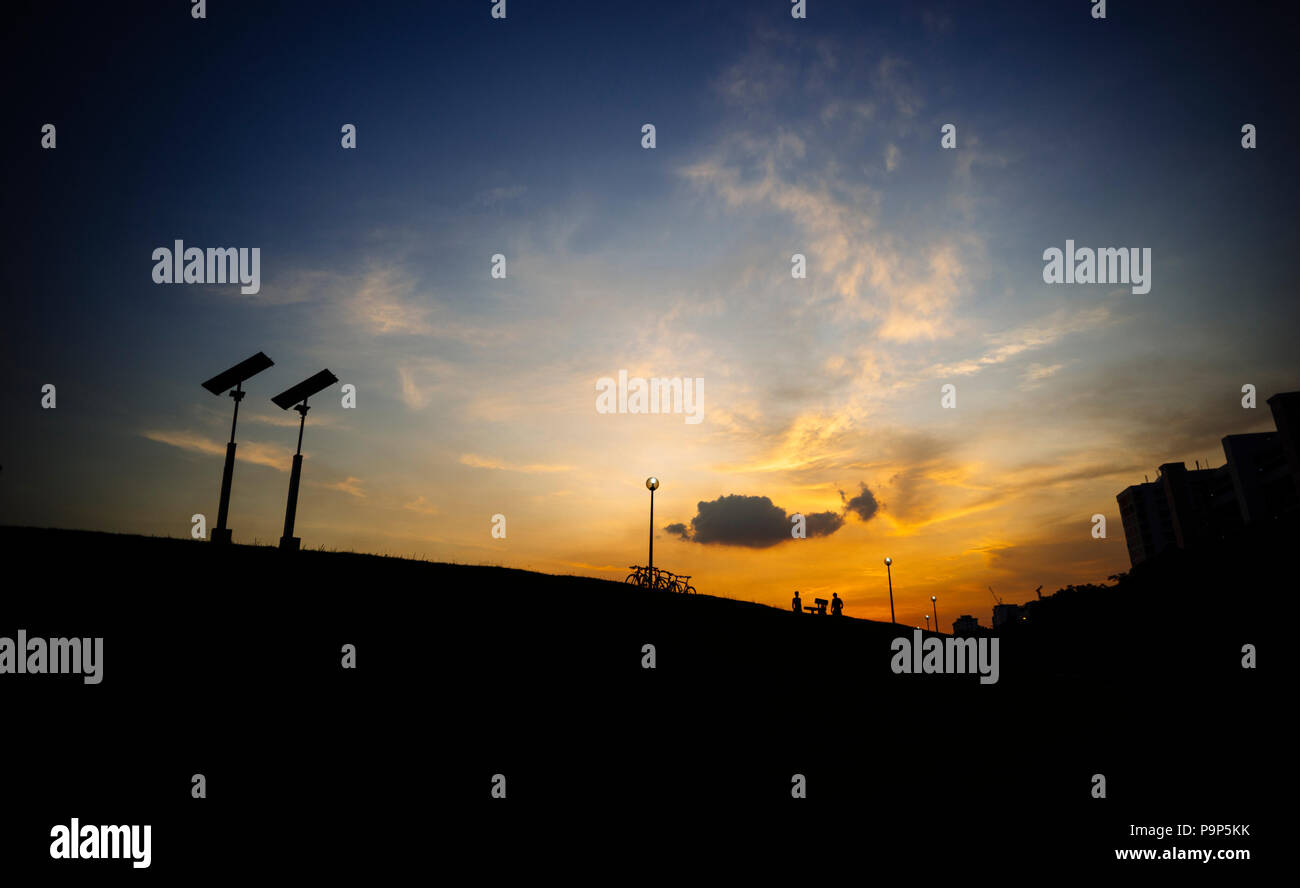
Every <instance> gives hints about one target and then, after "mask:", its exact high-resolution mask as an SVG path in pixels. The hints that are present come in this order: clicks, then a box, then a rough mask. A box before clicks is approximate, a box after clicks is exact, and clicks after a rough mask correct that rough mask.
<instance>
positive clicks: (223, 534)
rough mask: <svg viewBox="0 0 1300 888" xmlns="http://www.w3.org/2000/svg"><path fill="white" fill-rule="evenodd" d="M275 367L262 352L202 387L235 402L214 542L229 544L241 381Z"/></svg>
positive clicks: (242, 382) (241, 398) (241, 396)
mask: <svg viewBox="0 0 1300 888" xmlns="http://www.w3.org/2000/svg"><path fill="white" fill-rule="evenodd" d="M274 364H275V362H274V361H272V360H271V359H270V358H268V357H267V356H266V355H265V354H264V353H262V352H258V353H257V354H255V355H253V356H252V357H251V358H249V359H247V360H245V361H240V362H239V363H238V364H236V365H235V366H233V367H231V368H230V369H229V370H225V371H223V372H221V373H218V374H217V375H216V376H214V377H212V378H211V379H209V380H208V381H207V382H205V383H203V387H204V388H205V389H207V390H208V391H210V392H212V394H214V395H219V394H221V393H222V392H224V391H225V390H226V389H230V397H231V398H233V399H234V400H235V416H234V418H233V419H232V420H231V421H230V441H229V442H228V443H227V444H226V463H225V465H224V466H223V467H222V470H221V499H220V500H219V501H218V504H217V526H216V527H215V528H213V530H212V542H214V543H224V544H227V545H229V543H230V540H231V533H230V528H228V527H226V518H227V516H228V515H229V514H230V485H231V482H232V481H233V480H234V477H235V446H236V445H235V427H236V426H237V425H238V424H239V402H240V401H242V400H244V395H246V394H247V392H245V391H244V380H246V379H248V378H250V377H252V376H255V375H257V374H258V373H261V372H262V371H263V370H265V369H266V368H267V367H271V366H274ZM232 386H233V388H232Z"/></svg>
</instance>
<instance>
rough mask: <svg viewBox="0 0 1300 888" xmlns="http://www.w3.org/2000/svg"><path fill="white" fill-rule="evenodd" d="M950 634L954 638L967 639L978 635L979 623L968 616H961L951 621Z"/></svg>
mask: <svg viewBox="0 0 1300 888" xmlns="http://www.w3.org/2000/svg"><path fill="white" fill-rule="evenodd" d="M952 634H953V636H954V637H956V638H969V637H970V636H972V635H979V634H980V621H979V620H977V619H976V618H975V617H972V616H971V615H970V614H962V615H961V616H960V617H958V618H957V619H955V620H953V621H952Z"/></svg>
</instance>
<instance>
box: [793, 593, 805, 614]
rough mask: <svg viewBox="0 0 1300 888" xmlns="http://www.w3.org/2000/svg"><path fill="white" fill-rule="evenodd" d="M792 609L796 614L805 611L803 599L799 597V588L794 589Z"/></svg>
mask: <svg viewBox="0 0 1300 888" xmlns="http://www.w3.org/2000/svg"><path fill="white" fill-rule="evenodd" d="M790 609H791V610H793V611H794V612H795V613H796V614H801V613H803V601H801V600H800V599H799V590H798V589H796V590H794V601H792V602H790Z"/></svg>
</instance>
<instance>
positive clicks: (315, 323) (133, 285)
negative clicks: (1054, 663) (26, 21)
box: [0, 0, 1300, 631]
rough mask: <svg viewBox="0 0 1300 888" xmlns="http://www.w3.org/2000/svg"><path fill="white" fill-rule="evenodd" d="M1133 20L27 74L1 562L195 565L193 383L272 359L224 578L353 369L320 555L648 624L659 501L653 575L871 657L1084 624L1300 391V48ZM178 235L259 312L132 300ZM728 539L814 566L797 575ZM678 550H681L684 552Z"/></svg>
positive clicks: (967, 12) (273, 16) (392, 41)
mask: <svg viewBox="0 0 1300 888" xmlns="http://www.w3.org/2000/svg"><path fill="white" fill-rule="evenodd" d="M174 5H177V4H174ZM1109 5H1110V12H1109V17H1108V19H1107V20H1105V21H1096V20H1094V19H1092V18H1091V17H1090V15H1089V4H1088V3H1087V2H1083V0H1081V2H1071V3H1052V4H1043V3H1030V2H1025V3H1014V4H998V3H993V4H987V5H986V4H979V5H976V4H965V3H935V4H931V5H928V6H926V5H921V6H911V7H906V6H904V5H902V4H895V3H871V4H863V3H848V2H846V3H834V2H830V0H809V3H808V18H807V19H806V20H802V21H796V20H793V19H792V18H791V17H790V14H789V3H787V2H782V0H771V2H753V3H685V4H681V3H672V4H669V3H662V4H660V3H649V2H647V3H635V4H629V3H590V4H588V3H540V2H525V0H509V4H508V10H509V12H508V17H507V18H506V19H505V20H504V21H495V20H493V19H492V18H491V17H490V15H489V8H490V6H491V4H490V3H489V2H487V0H484V2H481V3H479V2H473V3H470V2H466V3H458V4H454V5H452V4H446V5H445V6H443V5H439V4H429V3H410V4H392V5H390V6H389V7H388V8H387V9H384V10H381V9H378V8H372V7H371V6H370V5H368V4H366V5H361V6H356V5H355V4H332V3H323V4H313V5H311V6H309V7H304V6H299V7H298V8H296V9H295V8H292V7H289V6H287V5H286V6H285V7H284V8H281V7H280V6H279V5H277V4H273V3H268V4H235V3H230V4H215V3H213V4H209V7H210V9H209V18H208V19H207V20H206V21H202V22H195V21H193V20H192V19H190V18H189V15H188V12H187V10H186V9H185V8H184V7H185V4H178V5H177V7H178V10H169V11H167V12H163V11H161V9H160V11H158V12H156V13H154V19H153V20H152V21H151V22H149V23H147V24H146V25H143V26H142V25H140V24H139V23H138V22H136V23H131V24H129V25H128V24H127V23H126V22H123V21H119V20H118V19H117V18H115V15H116V14H115V13H114V11H113V10H111V9H94V10H89V11H87V12H86V13H85V16H84V17H82V15H81V13H78V14H77V16H76V19H77V20H76V21H73V20H71V19H73V16H67V18H68V19H69V21H67V22H65V23H63V26H62V28H61V29H49V28H40V29H37V28H33V30H32V32H31V34H30V40H31V42H32V44H33V49H32V50H31V51H30V52H29V55H31V56H32V57H37V56H38V55H39V54H40V53H45V57H46V58H47V59H48V60H49V61H48V67H47V69H46V71H45V72H43V73H42V72H31V73H30V74H29V75H28V76H27V77H26V78H25V80H24V81H23V82H22V84H21V89H20V90H19V93H20V94H18V95H16V96H15V97H14V100H13V103H12V104H13V106H14V107H13V108H12V110H11V111H10V112H9V113H8V114H7V115H6V118H7V126H8V131H7V136H6V139H5V142H6V146H5V149H4V150H5V152H6V156H5V161H6V204H7V207H6V213H5V218H6V234H7V242H8V246H9V251H8V262H7V269H6V271H7V275H6V279H7V283H8V287H7V293H6V296H5V318H6V322H5V325H4V334H3V349H2V350H0V352H2V357H0V361H3V363H2V364H0V366H2V367H3V370H4V373H5V385H4V387H3V389H4V394H3V398H4V404H3V407H4V416H5V420H4V422H3V424H2V425H0V464H2V465H3V473H2V474H0V523H5V524H21V525H41V526H58V527H74V528H87V529H96V530H108V531H117V532H130V533H145V534H158V535H170V536H178V537H182V536H188V535H189V529H190V517H191V515H193V514H194V513H203V514H205V515H206V516H207V521H208V526H209V527H212V526H215V523H216V511H217V496H218V489H219V484H220V478H221V466H222V455H223V453H224V446H225V440H226V438H227V436H228V433H229V425H230V411H231V401H230V399H229V398H225V397H216V396H213V395H210V394H209V393H207V392H206V391H204V390H203V389H202V388H200V385H199V384H200V383H201V382H202V381H203V380H205V379H207V378H208V377H210V376H212V375H214V374H215V373H217V372H218V371H220V370H222V369H224V368H226V367H228V366H230V365H232V364H234V363H236V362H237V361H240V360H242V359H244V358H246V357H248V356H249V355H251V354H253V353H254V352H257V351H259V350H261V351H265V352H266V353H267V354H268V355H270V356H271V358H272V359H274V361H275V362H276V363H275V366H274V367H273V368H271V369H270V370H268V371H266V372H265V373H263V374H261V375H260V376H257V377H255V378H254V379H253V380H251V381H250V383H249V384H248V385H247V386H246V388H247V389H248V391H249V396H248V398H247V400H245V401H244V404H243V407H242V408H241V414H240V426H239V434H238V439H239V457H240V461H239V463H238V466H237V470H236V474H235V482H234V493H233V498H232V505H231V515H230V526H231V527H232V528H233V530H234V535H235V541H236V542H252V541H253V540H254V539H257V540H259V541H260V542H262V543H273V542H275V540H276V539H277V538H278V537H279V536H280V531H281V524H282V522H283V517H284V505H285V494H286V490H287V486H288V470H289V467H290V459H291V455H292V453H293V448H294V442H295V437H296V433H297V430H296V426H297V419H298V417H297V414H295V413H293V412H292V411H290V412H281V411H280V410H279V409H278V408H276V407H275V406H274V405H272V404H271V402H270V398H271V396H272V395H274V394H277V393H278V392H279V391H281V390H283V389H285V388H288V387H289V386H290V385H292V384H293V383H296V382H298V381H299V380H301V379H304V378H305V377H307V376H309V375H311V374H313V373H315V372H316V371H317V370H320V369H321V368H324V367H328V368H329V369H330V370H332V371H333V372H334V373H335V374H336V375H337V376H338V377H339V379H340V382H341V383H350V384H353V385H355V386H356V388H357V409H355V410H345V409H343V408H342V407H341V406H340V396H339V395H338V394H337V392H332V393H331V394H329V396H324V395H322V396H321V397H320V398H318V399H314V400H313V401H312V404H313V407H312V410H311V412H310V414H309V416H308V419H307V428H306V434H305V438H304V452H305V454H306V462H305V468H304V486H303V489H302V493H301V496H300V501H299V509H298V522H297V533H298V535H299V536H301V537H302V540H303V545H304V546H305V547H316V546H322V545H323V546H325V547H327V548H338V549H347V550H356V551H363V552H380V553H391V554H401V555H408V556H409V555H415V556H416V557H421V558H428V559H433V560H442V561H457V562H469V563H481V564H501V565H508V566H512V567H523V568H529V569H534V570H540V571H547V572H556V573H576V574H584V575H591V576H600V577H607V578H611V579H619V580H621V579H622V578H623V577H624V576H625V575H626V574H627V572H628V570H627V568H628V565H631V564H643V563H645V558H646V544H647V527H648V506H649V495H648V493H647V491H646V489H645V487H644V481H645V478H646V477H647V476H648V475H652V474H653V475H656V476H658V478H659V479H660V480H661V484H662V486H661V487H660V489H659V491H658V492H657V493H656V495H655V524H656V539H655V561H656V564H658V565H659V566H661V567H665V568H667V569H669V570H672V571H675V572H677V573H684V574H691V575H693V580H692V582H693V583H694V584H695V585H696V586H697V587H698V588H699V590H700V591H701V592H705V593H709V594H715V595H724V596H730V597H735V598H743V599H747V600H754V601H760V602H766V603H771V604H776V605H780V606H783V607H785V606H788V603H789V600H790V597H791V594H792V592H793V590H795V589H799V590H801V593H802V595H803V596H804V598H805V599H806V600H808V601H811V599H812V598H813V597H817V596H821V597H827V598H829V597H830V595H831V593H832V592H838V593H839V595H840V596H841V597H843V598H844V599H845V600H846V603H847V608H846V612H847V613H848V614H849V615H851V616H858V617H865V618H871V619H885V620H888V619H889V599H888V593H887V588H886V583H885V567H884V564H883V563H882V561H883V558H884V557H885V556H886V555H890V556H892V557H893V558H894V561H895V564H894V568H893V580H894V592H895V600H896V608H897V612H898V619H899V621H900V622H904V623H907V624H919V623H921V622H922V620H923V615H924V614H926V613H929V612H930V602H929V596H930V595H932V594H933V595H937V596H938V598H939V601H938V610H939V618H940V623H941V626H942V628H943V629H944V630H945V631H947V630H950V629H951V622H952V620H953V619H954V618H955V617H956V616H958V615H959V614H963V613H971V614H974V615H976V616H978V617H979V618H980V621H981V623H985V624H987V623H988V622H989V611H990V607H991V605H992V603H993V602H992V598H991V597H990V595H989V593H988V589H987V587H988V586H992V587H993V588H994V589H995V590H996V591H997V593H998V595H1000V596H1001V597H1002V598H1003V599H1004V600H1007V601H1014V602H1019V601H1024V600H1027V599H1029V598H1032V597H1033V589H1034V587H1035V586H1038V585H1040V584H1041V585H1043V586H1044V591H1051V590H1054V589H1056V588H1058V587H1060V586H1062V585H1065V584H1068V583H1077V582H1097V581H1104V580H1105V578H1106V577H1107V576H1108V575H1109V574H1113V573H1115V572H1117V571H1120V570H1124V569H1127V567H1128V555H1127V551H1126V549H1125V546H1124V537H1123V530H1122V527H1121V526H1120V522H1119V515H1118V510H1117V508H1116V504H1115V495H1116V493H1118V492H1119V491H1120V490H1122V489H1123V488H1124V487H1126V486H1127V485H1129V484H1131V483H1134V482H1140V481H1141V480H1142V478H1143V475H1148V476H1150V477H1152V478H1154V476H1155V473H1156V466H1157V465H1159V464H1160V463H1162V462H1167V461H1177V460H1183V461H1185V462H1187V464H1188V465H1189V466H1191V465H1192V464H1193V461H1194V460H1201V461H1202V465H1204V461H1205V460H1207V459H1208V460H1210V461H1211V463H1212V464H1213V465H1219V464H1221V463H1222V462H1223V453H1222V449H1221V447H1220V444H1219V439H1220V438H1221V437H1222V436H1223V435H1226V434H1233V433H1240V432H1249V431H1263V430H1267V429H1270V428H1272V421H1271V417H1270V415H1269V412H1268V409H1267V406H1266V405H1265V404H1264V399H1265V398H1266V397H1268V396H1269V395H1271V394H1273V393H1275V392H1278V391H1287V390H1295V389H1297V388H1300V358H1297V348H1296V332H1297V330H1300V323H1298V322H1300V308H1298V307H1297V299H1296V288H1295V274H1294V271H1293V270H1288V268H1287V266H1288V264H1289V262H1290V261H1293V257H1294V255H1295V248H1296V245H1297V243H1298V242H1300V241H1298V239H1297V231H1296V224H1295V207H1296V205H1297V196H1298V195H1297V190H1298V189H1297V184H1296V177H1295V175H1294V164H1295V161H1294V149H1295V145H1296V144H1297V142H1296V138H1295V137H1296V124H1295V119H1294V117H1293V116H1291V115H1290V113H1289V111H1290V107H1291V102H1290V100H1289V99H1288V98H1287V94H1286V90H1287V86H1286V83H1287V79H1286V78H1285V77H1282V76H1281V74H1282V73H1283V72H1288V73H1289V72H1291V70H1292V63H1284V61H1283V60H1284V59H1285V58H1286V55H1285V50H1286V46H1285V41H1284V40H1283V37H1282V35H1281V34H1280V33H1279V32H1278V31H1277V29H1275V28H1274V27H1273V26H1272V25H1271V23H1268V22H1265V21H1262V20H1261V21H1255V20H1251V21H1246V22H1241V21H1238V22H1237V25H1238V27H1236V28H1235V30H1234V32H1233V33H1234V34H1235V35H1236V37H1237V38H1239V39H1234V40H1228V41H1227V42H1225V41H1224V39H1223V37H1224V35H1223V33H1222V32H1221V30H1222V29H1220V28H1219V27H1218V26H1217V25H1216V23H1215V21H1214V20H1213V18H1214V17H1213V16H1210V17H1206V16H1204V15H1200V14H1197V13H1196V12H1195V11H1194V9H1193V8H1192V7H1189V6H1188V5H1186V4H1167V5H1166V4H1159V3H1153V4H1148V3H1143V4H1140V6H1141V7H1142V8H1141V9H1140V10H1139V9H1134V8H1132V7H1134V6H1137V5H1139V4H1123V3H1116V2H1112V3H1110V4H1109ZM1045 7H1050V9H1049V8H1045ZM362 9H364V15H363V14H362V12H361V11H360V10H362ZM305 10H310V11H305ZM1221 13H1222V14H1225V15H1233V16H1245V15H1246V13H1242V12H1232V13H1228V12H1222V11H1221ZM16 27H17V28H18V32H22V28H23V23H22V22H19V23H18V24H17V25H16ZM109 37H111V38H112V39H109ZM38 73H39V74H40V76H37V74H38ZM11 82H13V81H12V80H11ZM47 122H50V123H54V124H55V125H56V126H57V128H58V129H57V134H58V135H57V138H58V142H57V148H56V149H55V150H52V151H46V150H42V149H41V148H40V145H39V140H40V127H41V125H42V124H44V123H47ZM346 123H352V124H355V125H356V127H357V148H356V149H355V150H344V149H342V148H341V147H340V141H339V140H340V138H341V134H340V127H342V126H343V124H346ZM646 123H650V124H653V125H654V126H655V127H656V137H657V147H655V148H654V149H653V150H646V149H643V148H642V147H641V139H642V133H641V127H642V125H643V124H646ZM948 123H951V124H953V125H955V126H956V128H957V148H956V149H954V150H944V149H942V148H941V147H940V136H941V133H940V129H941V127H942V126H943V125H944V124H948ZM1245 123H1252V124H1254V125H1255V126H1256V127H1257V131H1258V147H1257V148H1256V149H1254V150H1243V148H1242V147H1241V127H1242V125H1243V124H1245ZM176 239H183V240H184V241H185V242H186V244H187V245H188V246H200V247H230V246H236V247H259V248H260V249H261V273H262V286H261V290H260V292H259V293H257V294H256V295H242V294H241V293H240V292H239V287H238V286H237V285H229V284H216V285H199V284H191V285H176V284H173V285H157V284H154V283H153V281H152V278H151V271H152V268H153V264H154V263H153V261H152V260H151V254H152V252H153V250H154V249H155V248H157V247H160V246H168V247H170V246H171V244H172V242H173V241H174V240H176ZM1067 239H1071V240H1073V241H1074V242H1075V243H1076V244H1077V245H1079V246H1090V247H1138V248H1150V249H1151V251H1152V257H1153V258H1152V263H1153V265H1152V277H1151V283H1152V286H1151V290H1150V292H1149V293H1146V294H1145V295H1134V294H1133V293H1132V292H1131V288H1130V287H1129V286H1127V285H1113V286H1112V285H1048V284H1045V283H1044V282H1043V266H1044V261H1043V251H1044V250H1046V249H1048V248H1050V247H1057V248H1063V247H1064V245H1065V242H1066V240H1067ZM796 252H800V253H803V254H805V255H806V257H807V263H808V276H807V279H805V280H796V279H792V277H791V274H790V268H791V255H792V254H793V253H796ZM495 253H502V254H504V255H505V257H506V260H507V267H508V277H507V278H506V279H505V280H493V279H491V278H490V276H489V271H490V267H491V257H492V255H493V254H495ZM619 370H626V371H627V372H628V373H629V374H630V375H632V376H643V377H651V376H655V377H690V378H702V379H703V380H704V384H703V421H702V422H700V423H699V424H689V423H686V422H684V418H683V416H681V415H627V414H608V415H604V414H599V413H597V411H596V409H595V403H596V381H597V379H598V378H600V377H606V376H616V375H617V374H618V372H619ZM47 383H51V384H54V385H56V386H57V398H58V401H57V404H58V406H57V408H56V409H54V410H43V409H41V406H40V389H41V386H42V385H44V384H47ZM1246 383H1251V384H1254V385H1255V386H1257V388H1258V391H1259V395H1260V399H1259V404H1260V406H1259V408H1258V409H1256V410H1253V411H1251V410H1244V409H1243V408H1242V407H1241V404H1240V398H1241V394H1240V391H1241V387H1242V385H1243V384H1246ZM944 384H953V385H955V386H956V389H957V407H956V409H943V408H941V406H940V397H941V394H940V387H941V386H943V385H944ZM864 491H866V493H864ZM868 494H869V495H868ZM723 497H766V498H768V499H769V500H770V502H771V504H772V506H774V507H775V509H777V510H781V511H783V512H785V513H790V514H792V513H795V512H800V513H804V514H814V513H823V512H833V513H836V517H834V518H831V519H826V523H825V524H824V526H825V527H826V528H828V529H829V528H834V530H833V532H831V533H828V534H822V535H818V536H810V538H808V539H805V540H794V539H791V538H789V523H788V521H786V520H785V519H784V518H783V517H782V516H777V517H778V518H781V521H780V522H779V524H780V525H781V526H776V525H775V524H773V523H772V522H770V521H769V522H768V523H765V524H764V523H761V518H762V516H763V515H764V514H768V515H769V516H770V514H771V511H770V510H769V509H767V507H765V506H764V505H763V504H762V503H761V502H756V501H753V500H740V499H730V500H726V501H724V502H723V503H721V504H717V505H713V506H712V507H711V506H710V504H714V503H715V501H717V500H719V499H720V498H723ZM701 503H704V504H705V506H704V508H703V510H701V505H700V504H701ZM872 503H874V505H875V508H874V511H873V510H872V508H871V504H872ZM850 504H852V506H854V507H853V508H849V506H850ZM755 507H758V508H755ZM1097 512H1100V513H1103V514H1104V515H1106V516H1107V519H1108V521H1109V522H1110V525H1109V528H1108V531H1109V536H1108V539H1106V540H1102V541H1099V540H1095V539H1093V538H1092V536H1091V534H1090V530H1091V527H1092V524H1091V521H1090V519H1091V516H1092V515H1093V514H1094V513H1097ZM497 513H501V514H504V515H505V516H506V522H507V537H506V539H504V540H497V539H493V538H492V536H491V533H490V531H491V528H492V520H491V517H492V515H494V514H497ZM697 513H698V514H701V516H702V517H701V522H700V523H698V524H697V527H696V534H695V536H696V538H695V539H685V538H683V536H682V535H681V534H678V533H674V532H670V531H667V530H665V528H666V527H668V526H669V525H673V524H684V525H687V526H688V527H689V526H690V524H691V520H692V518H694V517H696V515H697ZM840 518H842V519H843V520H842V523H839V522H840ZM719 522H721V524H719ZM754 522H759V523H754ZM837 524H838V525H839V526H836V525H837ZM701 527H705V528H706V531H705V532H704V533H701V532H700V528H701ZM773 527H776V530H773ZM777 531H780V532H777ZM145 569H147V568H145V567H142V570H145ZM177 582H178V584H181V585H183V583H182V581H180V580H178V581H177ZM177 591H178V592H180V591H183V589H182V588H181V587H180V586H178V589H177ZM412 591H413V592H418V591H420V590H412Z"/></svg>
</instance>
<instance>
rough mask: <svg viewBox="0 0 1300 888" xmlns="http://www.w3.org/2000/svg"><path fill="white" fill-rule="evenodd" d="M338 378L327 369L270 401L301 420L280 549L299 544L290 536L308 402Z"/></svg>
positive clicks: (296, 509)
mask: <svg viewBox="0 0 1300 888" xmlns="http://www.w3.org/2000/svg"><path fill="white" fill-rule="evenodd" d="M338 381H339V378H338V377H337V376H335V375H334V374H333V373H331V372H329V371H328V370H322V371H321V372H319V373H317V374H316V375H315V376H313V377H311V378H310V379H304V380H303V381H302V382H300V383H298V384H297V385H295V386H294V387H293V388H291V389H286V390H285V391H282V392H280V394H278V395H276V396H275V397H274V398H272V399H271V400H272V401H274V402H275V406H277V407H279V408H280V409H281V410H288V409H289V408H290V407H292V408H293V409H294V410H297V411H298V413H299V415H300V416H301V417H302V419H300V420H299V421H298V452H297V453H295V454H294V455H293V471H292V472H291V473H290V474H289V503H288V505H286V506H285V509H284V535H283V536H281V537H280V548H281V549H287V550H289V551H293V552H296V551H297V550H298V544H299V543H301V542H302V541H301V540H300V539H298V537H296V536H294V535H293V522H294V518H295V517H296V515H297V512H298V482H299V481H300V480H301V479H302V429H303V426H305V425H306V424H307V410H308V409H309V408H308V407H307V399H308V398H310V397H311V396H312V395H314V394H316V393H317V392H319V391H321V390H323V389H326V388H329V387H330V386H331V385H333V384H334V383H336V382H338Z"/></svg>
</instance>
